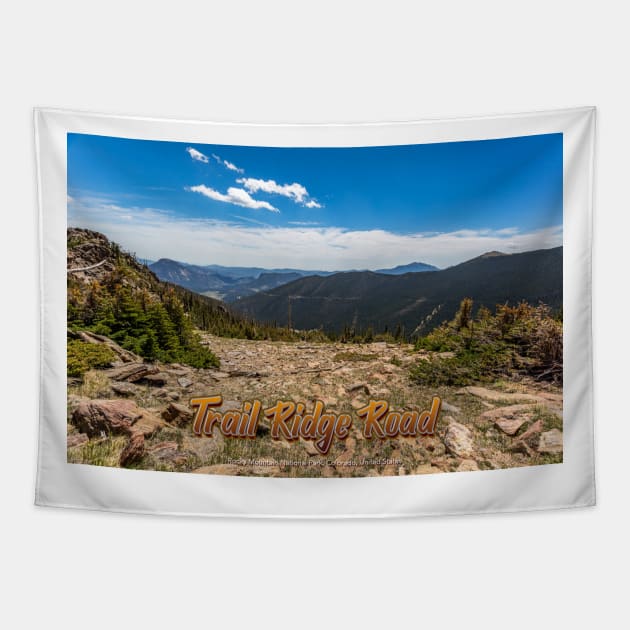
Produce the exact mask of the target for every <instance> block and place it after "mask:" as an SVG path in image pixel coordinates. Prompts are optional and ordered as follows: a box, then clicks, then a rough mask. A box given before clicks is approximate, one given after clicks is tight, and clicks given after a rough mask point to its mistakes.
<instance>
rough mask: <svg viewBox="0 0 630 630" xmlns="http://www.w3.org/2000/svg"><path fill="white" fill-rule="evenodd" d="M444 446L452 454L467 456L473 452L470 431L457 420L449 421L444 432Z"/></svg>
mask: <svg viewBox="0 0 630 630" xmlns="http://www.w3.org/2000/svg"><path fill="white" fill-rule="evenodd" d="M444 446H446V450H447V451H448V452H449V453H451V454H452V455H456V456H457V457H464V458H469V457H470V456H471V455H472V454H473V452H474V443H473V435H472V431H471V430H470V429H469V428H468V427H467V426H464V425H463V424H460V423H459V422H451V423H450V424H449V425H448V427H447V428H446V433H445V434H444Z"/></svg>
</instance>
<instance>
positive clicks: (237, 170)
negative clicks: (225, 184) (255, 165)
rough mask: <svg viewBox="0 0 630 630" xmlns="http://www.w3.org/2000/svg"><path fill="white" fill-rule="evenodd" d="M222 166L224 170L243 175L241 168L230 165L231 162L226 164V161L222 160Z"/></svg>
mask: <svg viewBox="0 0 630 630" xmlns="http://www.w3.org/2000/svg"><path fill="white" fill-rule="evenodd" d="M223 164H225V168H227V169H228V170H230V171H236V172H237V173H244V172H245V171H244V170H243V169H242V168H239V167H238V166H236V165H234V164H232V162H228V161H227V160H223Z"/></svg>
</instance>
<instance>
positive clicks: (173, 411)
mask: <svg viewBox="0 0 630 630" xmlns="http://www.w3.org/2000/svg"><path fill="white" fill-rule="evenodd" d="M162 418H164V420H166V421H167V422H173V423H175V424H185V423H186V422H189V421H190V420H192V418H193V412H192V411H191V410H190V409H189V408H188V407H186V406H185V405H180V404H178V403H174V402H172V403H169V404H168V406H167V407H166V409H165V410H164V411H163V412H162Z"/></svg>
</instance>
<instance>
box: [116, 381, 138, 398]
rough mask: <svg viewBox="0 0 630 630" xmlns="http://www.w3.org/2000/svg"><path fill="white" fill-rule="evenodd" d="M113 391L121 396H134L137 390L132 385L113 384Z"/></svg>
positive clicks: (123, 383)
mask: <svg viewBox="0 0 630 630" xmlns="http://www.w3.org/2000/svg"><path fill="white" fill-rule="evenodd" d="M112 391H113V392H114V394H118V395H119V396H133V395H135V393H136V391H137V390H136V388H135V387H134V386H133V385H132V384H131V383H125V382H122V383H112Z"/></svg>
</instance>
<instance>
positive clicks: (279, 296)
mask: <svg viewBox="0 0 630 630" xmlns="http://www.w3.org/2000/svg"><path fill="white" fill-rule="evenodd" d="M464 297H471V298H473V300H474V303H475V308H478V307H480V306H482V305H483V306H486V307H488V308H491V309H493V308H494V307H495V306H496V304H501V303H506V302H509V303H512V304H514V303H518V302H520V301H526V302H529V303H532V304H537V303H539V302H543V303H545V304H547V305H549V306H550V307H552V308H553V309H560V308H561V307H562V247H556V248H553V249H542V250H536V251H530V252H524V253H519V254H502V253H501V252H488V253H487V254H483V255H482V256H479V257H477V258H474V259H472V260H469V261H467V262H464V263H461V264H459V265H455V266H453V267H449V268H448V269H443V270H438V271H433V272H430V273H413V272H412V273H402V274H399V275H391V274H385V273H382V272H381V273H376V272H372V271H355V272H344V273H336V274H332V275H328V276H325V277H322V276H307V277H302V278H299V279H295V280H293V281H292V282H289V283H288V284H283V285H281V286H277V287H276V288H275V289H272V290H264V291H259V292H258V293H256V294H255V295H250V296H249V297H244V298H242V299H240V300H238V301H237V302H235V303H233V304H232V307H233V308H235V309H236V310H237V311H239V312H241V313H242V314H244V315H246V316H248V317H251V318H254V319H256V320H259V321H266V322H276V323H277V324H278V325H280V326H286V325H287V323H288V320H289V318H290V326H291V327H293V328H296V329H312V328H321V329H323V330H324V331H334V332H337V333H338V332H341V331H342V330H343V328H344V327H347V326H350V327H351V328H354V329H356V330H366V329H367V328H370V327H371V328H373V329H374V331H375V332H380V331H384V330H389V331H390V332H394V330H396V329H398V330H404V333H405V334H406V335H407V336H409V335H413V334H414V333H415V334H424V333H426V332H428V331H429V330H431V329H432V328H434V327H435V326H437V325H439V324H440V323H441V322H443V321H447V320H450V319H452V318H453V316H454V315H455V313H456V312H457V309H458V307H459V304H460V302H461V300H462V299H463V298H464Z"/></svg>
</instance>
